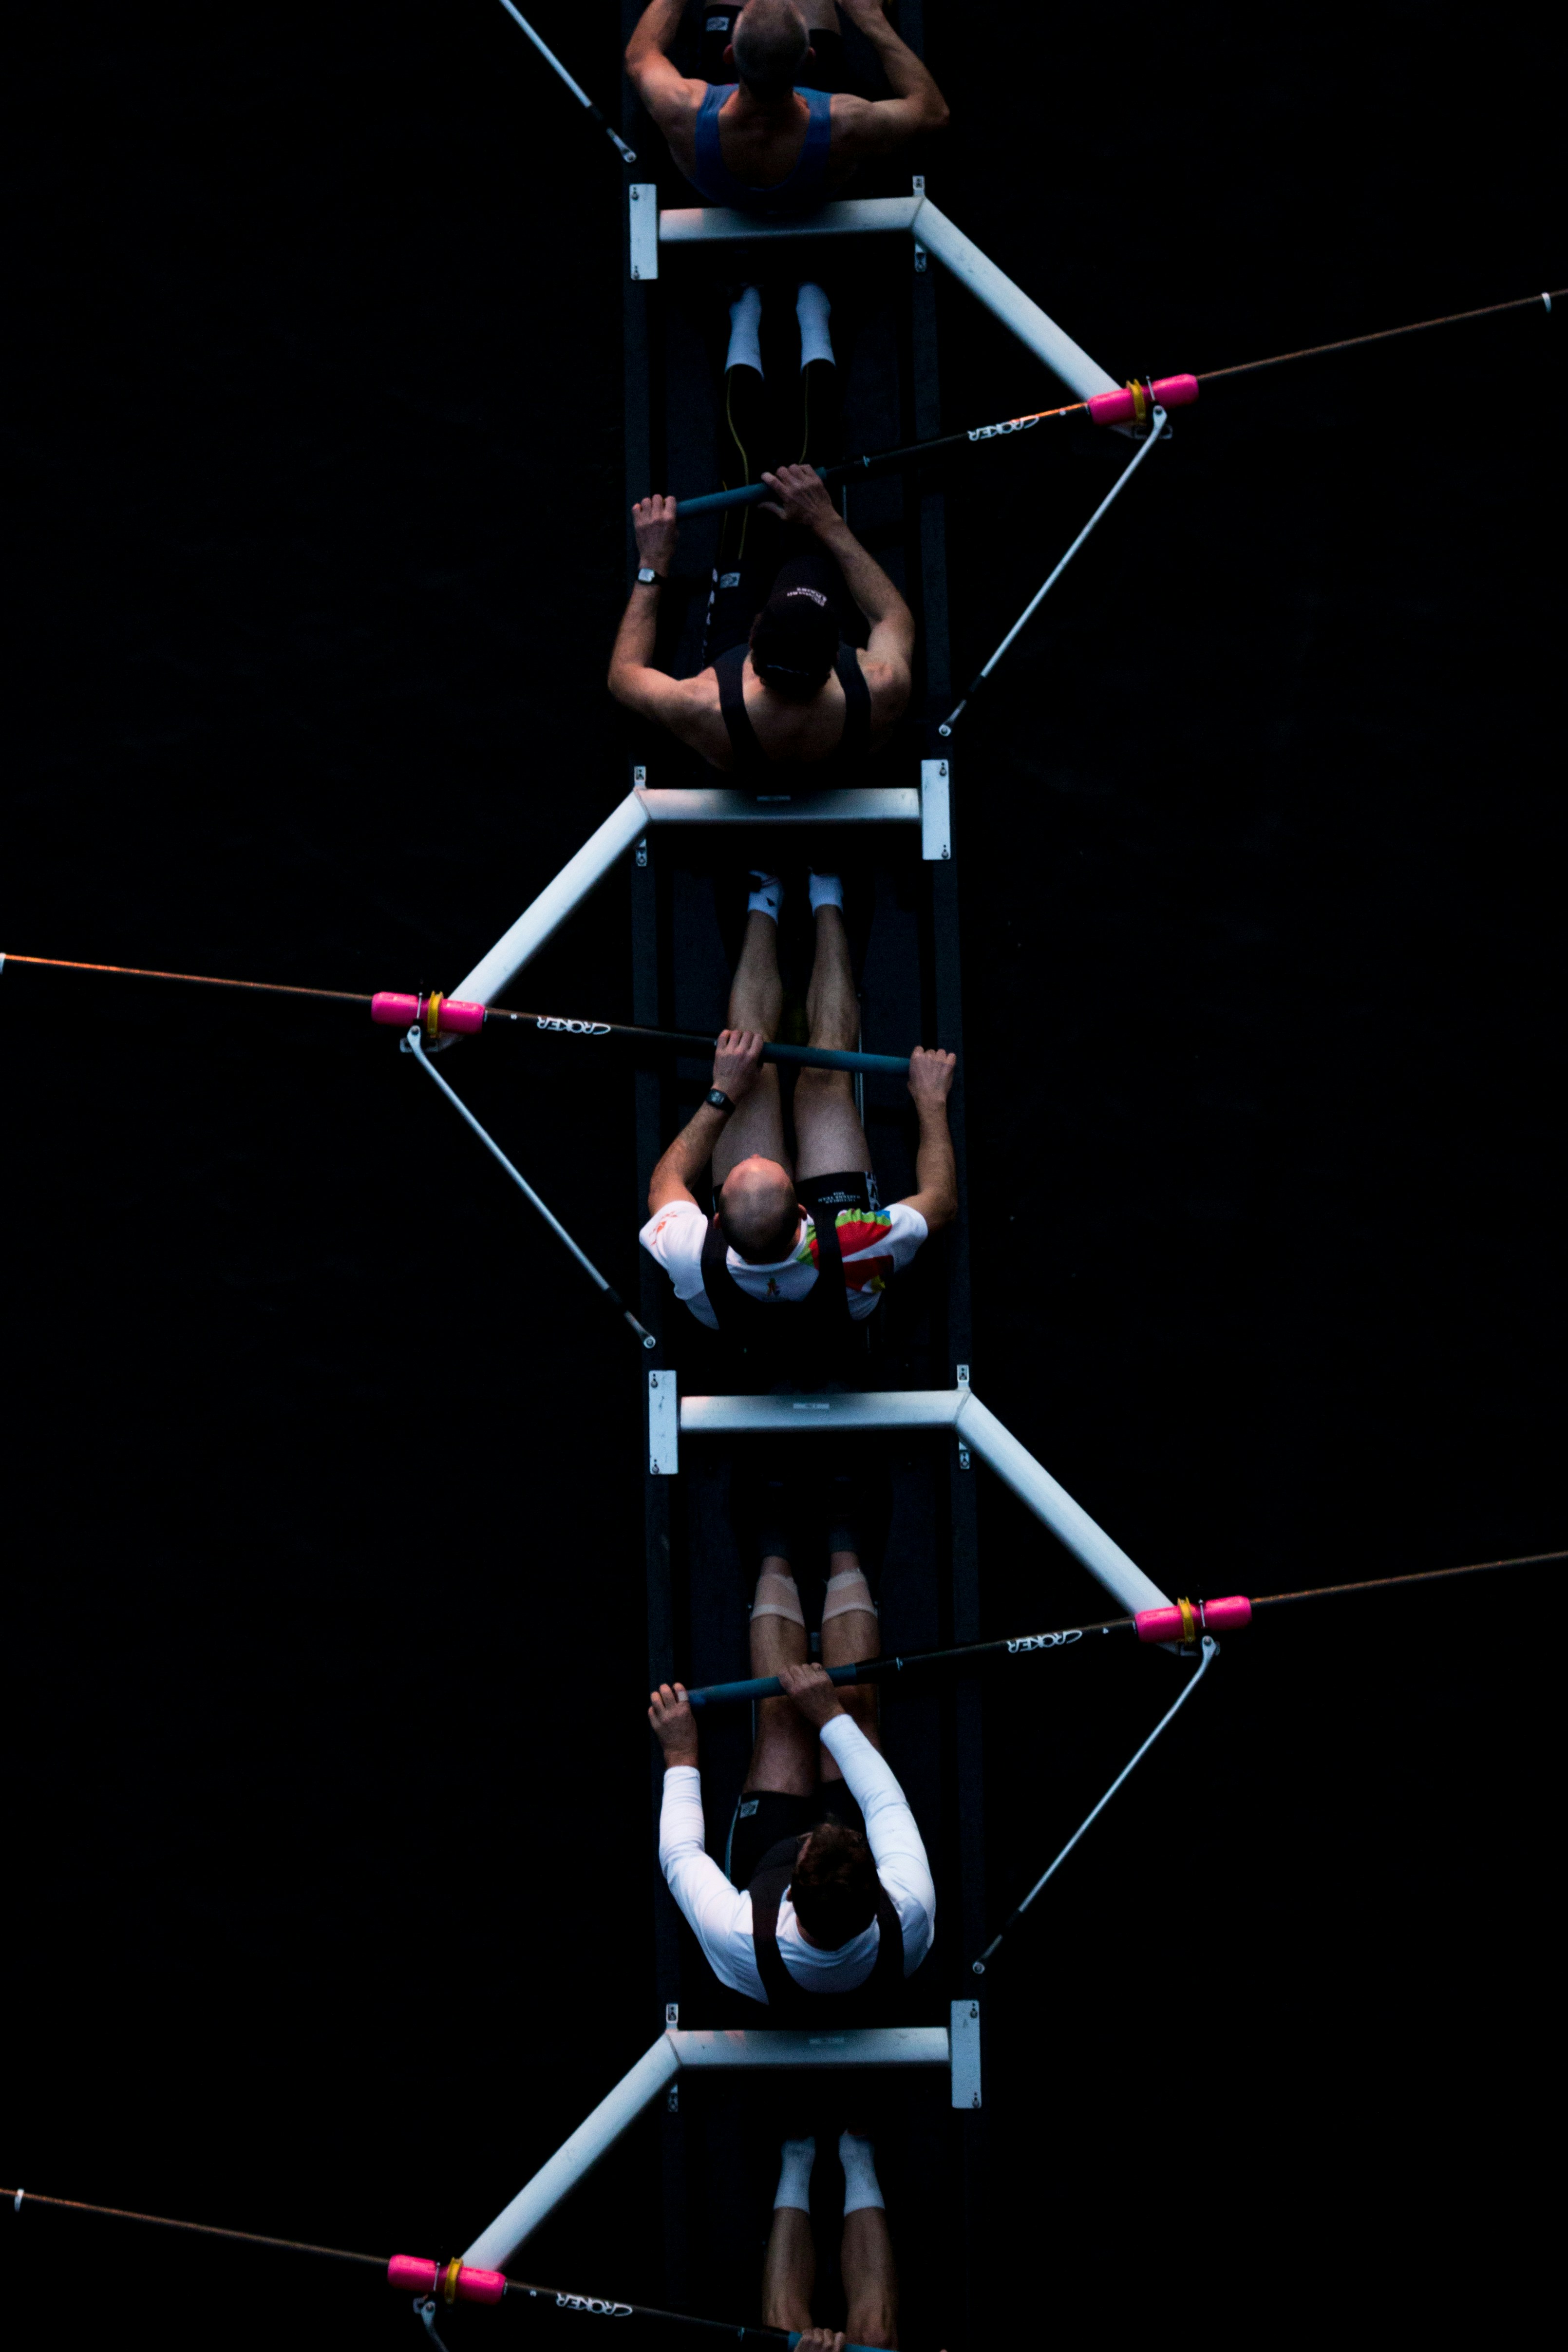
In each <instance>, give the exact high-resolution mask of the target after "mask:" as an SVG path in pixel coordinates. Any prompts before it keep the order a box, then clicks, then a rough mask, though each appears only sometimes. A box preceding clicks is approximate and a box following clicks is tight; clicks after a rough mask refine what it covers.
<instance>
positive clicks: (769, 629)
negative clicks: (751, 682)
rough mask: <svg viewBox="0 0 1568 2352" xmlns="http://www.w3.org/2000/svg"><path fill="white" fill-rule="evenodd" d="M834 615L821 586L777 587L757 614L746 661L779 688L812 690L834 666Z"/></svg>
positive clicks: (785, 691) (788, 691)
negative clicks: (749, 655)
mask: <svg viewBox="0 0 1568 2352" xmlns="http://www.w3.org/2000/svg"><path fill="white" fill-rule="evenodd" d="M838 650H839V621H838V615H837V614H836V613H835V612H834V611H833V608H832V606H831V604H829V602H828V600H827V598H826V597H825V596H824V595H823V593H822V592H821V589H820V588H808V587H806V586H804V585H803V584H802V585H800V586H797V587H794V588H780V589H779V590H777V591H776V592H775V593H774V594H773V595H771V596H769V598H768V602H767V604H764V606H763V608H762V610H761V612H760V613H759V614H758V616H757V625H756V627H755V629H754V630H753V631H752V635H751V663H752V667H753V668H754V669H755V670H756V672H757V675H758V677H760V678H762V679H763V680H764V681H765V682H766V683H767V684H768V686H772V687H777V688H778V689H779V692H780V693H781V694H796V695H801V696H804V695H807V694H812V693H814V692H815V691H816V689H817V688H818V687H820V686H821V684H822V682H823V680H824V679H825V678H826V677H827V675H828V673H829V671H830V670H831V668H832V667H833V656H834V655H835V654H836V653H837V652H838Z"/></svg>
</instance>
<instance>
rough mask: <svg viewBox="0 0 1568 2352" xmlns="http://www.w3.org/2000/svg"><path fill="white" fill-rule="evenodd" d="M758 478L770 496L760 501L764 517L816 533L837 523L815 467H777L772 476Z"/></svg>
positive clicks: (835, 508)
mask: <svg viewBox="0 0 1568 2352" xmlns="http://www.w3.org/2000/svg"><path fill="white" fill-rule="evenodd" d="M762 478H763V480H764V481H765V482H766V483H767V485H768V488H769V489H770V490H771V491H772V493H773V497H772V498H771V499H764V500H763V501H762V511H763V513H764V514H771V515H778V516H779V519H780V520H781V521H783V522H795V523H799V524H800V528H801V530H814V531H819V532H820V531H822V530H831V529H832V528H834V527H835V526H836V525H837V524H838V523H839V522H841V520H842V518H841V515H840V513H839V510H838V509H837V507H836V506H835V505H834V504H833V501H832V499H831V496H830V494H829V490H828V486H827V484H826V482H824V481H823V479H822V478H821V474H819V473H818V471H817V469H816V467H815V466H780V467H779V471H778V472H777V473H776V474H764V475H763V477H762Z"/></svg>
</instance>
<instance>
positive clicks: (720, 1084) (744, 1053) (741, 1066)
mask: <svg viewBox="0 0 1568 2352" xmlns="http://www.w3.org/2000/svg"><path fill="white" fill-rule="evenodd" d="M767 1043H768V1040H767V1038H766V1037H764V1036H763V1034H762V1033H761V1031H760V1030H758V1029H721V1030H720V1032H719V1035H718V1045H717V1048H716V1052H715V1054H714V1057H713V1082H714V1084H715V1086H716V1087H717V1088H718V1090H719V1092H720V1094H721V1095H727V1096H728V1097H729V1098H730V1101H731V1102H732V1103H738V1102H741V1101H743V1100H744V1099H745V1097H747V1095H748V1094H749V1093H750V1092H751V1089H752V1087H754V1086H755V1085H756V1084H757V1074H758V1070H760V1069H761V1067H762V1048H763V1047H764V1045H766V1044H767Z"/></svg>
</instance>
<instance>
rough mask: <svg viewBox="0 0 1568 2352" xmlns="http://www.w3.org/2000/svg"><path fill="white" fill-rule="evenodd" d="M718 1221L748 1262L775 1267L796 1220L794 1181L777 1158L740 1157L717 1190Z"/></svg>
mask: <svg viewBox="0 0 1568 2352" xmlns="http://www.w3.org/2000/svg"><path fill="white" fill-rule="evenodd" d="M718 1223H719V1230H720V1232H721V1233H722V1234H723V1235H724V1237H725V1240H726V1241H727V1243H728V1244H729V1245H730V1248H731V1249H732V1250H734V1251H736V1252H737V1255H739V1256H741V1257H743V1258H745V1259H747V1262H748V1263H749V1264H750V1265H776V1264H777V1263H778V1261H779V1258H781V1257H782V1256H783V1255H784V1254H785V1252H786V1251H787V1250H788V1249H789V1245H790V1244H791V1242H793V1240H794V1238H795V1234H796V1232H797V1230H798V1229H799V1226H800V1207H799V1204H798V1203H797V1202H796V1199H795V1184H794V1179H793V1178H792V1177H791V1176H790V1174H789V1171H788V1170H787V1169H784V1168H780V1167H779V1162H778V1161H777V1160H764V1159H762V1158H761V1157H760V1156H758V1155H754V1156H753V1157H752V1158H751V1159H750V1160H741V1161H739V1162H738V1164H737V1166H736V1167H734V1168H732V1169H731V1170H730V1171H729V1174H728V1175H727V1177H726V1178H725V1180H724V1183H723V1186H722V1187H721V1189H720V1192H719V1196H718Z"/></svg>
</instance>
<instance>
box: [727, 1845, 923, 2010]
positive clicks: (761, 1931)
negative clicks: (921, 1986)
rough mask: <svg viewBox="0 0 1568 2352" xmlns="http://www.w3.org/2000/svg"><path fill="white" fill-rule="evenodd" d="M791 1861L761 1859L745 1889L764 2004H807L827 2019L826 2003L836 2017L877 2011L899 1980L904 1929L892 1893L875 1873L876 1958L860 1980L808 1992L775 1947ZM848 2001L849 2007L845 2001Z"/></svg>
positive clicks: (791, 2006)
mask: <svg viewBox="0 0 1568 2352" xmlns="http://www.w3.org/2000/svg"><path fill="white" fill-rule="evenodd" d="M792 1868H793V1864H792V1863H791V1862H783V1863H778V1864H772V1865H771V1866H769V1864H768V1863H767V1862H766V1861H765V1863H764V1865H763V1867H762V1868H761V1869H760V1870H759V1871H758V1874H757V1875H756V1877H755V1878H754V1879H753V1880H752V1882H751V1885H750V1886H749V1888H748V1889H747V1893H748V1894H749V1895H750V1896H751V1942H752V1948H753V1950H754V1951H755V1953H756V1955H757V1973H758V1976H759V1977H760V1978H761V1979H762V1990H763V1991H764V1992H765V1993H766V1994H767V1995H768V2007H769V2009H773V2010H790V2009H796V2008H799V2007H800V2006H801V2005H802V2004H806V2005H809V2006H810V2012H811V2015H812V2016H813V2017H817V2016H819V2015H821V2017H822V2019H823V2021H827V2019H828V2015H829V2011H828V2006H827V2005H828V2004H829V2003H830V2002H831V2004H832V2010H831V2014H832V2016H833V2017H835V2018H837V2017H839V2016H840V2015H841V2014H844V2013H846V2011H847V2014H848V2016H849V2017H850V2018H851V2019H853V2018H854V2017H855V2016H856V2014H857V2013H858V2011H860V2010H861V2008H862V2006H863V2007H865V2008H868V2009H875V2010H878V2011H881V2010H882V2009H883V2008H884V2007H885V2006H886V2005H887V2004H888V2003H889V2002H891V2001H892V2000H894V1995H895V1993H897V1992H901V1991H902V1990H903V1985H904V1930H903V1928H902V1927H900V1925H899V1919H898V1912H897V1910H896V1908H895V1907H894V1901H893V1897H892V1896H891V1895H889V1893H888V1891H887V1889H886V1887H885V1886H884V1885H883V1883H882V1881H881V1879H880V1878H879V1879H878V1880H877V1883H876V1924H877V1944H876V1958H875V1961H874V1962H873V1967H872V1972H871V1974H870V1976H869V1977H867V1978H866V1979H865V1982H864V1983H863V1984H859V1985H856V1987H855V1989H854V1990H853V1991H852V1992H841V1993H809V1992H807V1991H806V1990H805V1988H804V1987H803V1986H801V1985H798V1984H797V1983H796V1981H795V1979H794V1978H793V1977H792V1976H791V1975H790V1973H789V1969H787V1968H786V1967H785V1965H784V1956H783V1954H782V1953H781V1952H780V1950H779V1905H780V1904H781V1903H782V1902H783V1900H784V1896H785V1894H786V1892H787V1890H788V1888H789V1879H790V1875H791V1872H792ZM850 2004H852V2006H850Z"/></svg>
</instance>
